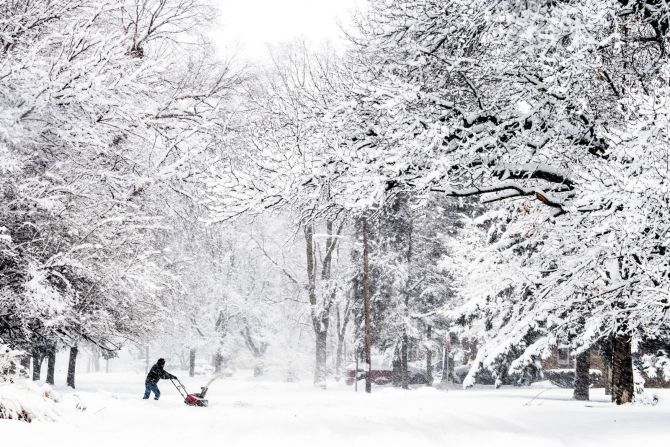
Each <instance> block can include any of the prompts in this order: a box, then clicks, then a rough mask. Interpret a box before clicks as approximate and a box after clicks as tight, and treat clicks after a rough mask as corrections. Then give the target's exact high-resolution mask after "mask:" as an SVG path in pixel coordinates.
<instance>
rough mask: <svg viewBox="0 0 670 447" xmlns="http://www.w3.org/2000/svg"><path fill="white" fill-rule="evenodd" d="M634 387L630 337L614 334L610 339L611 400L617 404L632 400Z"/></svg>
mask: <svg viewBox="0 0 670 447" xmlns="http://www.w3.org/2000/svg"><path fill="white" fill-rule="evenodd" d="M634 389H635V384H634V382H633V356H632V354H631V339H630V336H627V335H616V336H615V337H614V338H613V339H612V401H613V402H616V404H617V405H622V404H625V403H629V402H632V401H633V393H634Z"/></svg>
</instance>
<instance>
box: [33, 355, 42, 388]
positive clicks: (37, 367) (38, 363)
mask: <svg viewBox="0 0 670 447" xmlns="http://www.w3.org/2000/svg"><path fill="white" fill-rule="evenodd" d="M42 359H43V357H42V351H41V350H40V349H33V380H35V381H37V380H40V376H41V375H42Z"/></svg>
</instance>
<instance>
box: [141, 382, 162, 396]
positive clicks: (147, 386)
mask: <svg viewBox="0 0 670 447" xmlns="http://www.w3.org/2000/svg"><path fill="white" fill-rule="evenodd" d="M152 391H153V393H154V399H156V400H158V398H159V397H161V390H159V389H158V385H156V384H155V383H151V382H144V399H148V398H149V395H151V392H152Z"/></svg>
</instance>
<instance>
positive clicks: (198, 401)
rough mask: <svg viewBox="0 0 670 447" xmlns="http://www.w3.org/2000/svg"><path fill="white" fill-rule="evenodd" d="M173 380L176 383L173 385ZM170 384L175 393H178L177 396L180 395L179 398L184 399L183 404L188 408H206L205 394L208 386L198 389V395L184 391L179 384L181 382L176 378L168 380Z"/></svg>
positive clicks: (184, 388) (182, 386) (181, 384)
mask: <svg viewBox="0 0 670 447" xmlns="http://www.w3.org/2000/svg"><path fill="white" fill-rule="evenodd" d="M175 380H176V381H177V383H175ZM170 382H172V384H173V385H174V387H175V388H177V391H179V394H181V397H183V398H184V403H185V404H186V405H188V406H191V407H206V406H207V404H208V402H207V399H205V394H207V388H208V386H204V387H200V392H199V393H191V394H189V392H188V391H186V387H185V386H184V384H183V383H181V380H179V379H178V378H176V377H175V378H174V379H170Z"/></svg>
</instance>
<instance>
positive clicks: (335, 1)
mask: <svg viewBox="0 0 670 447" xmlns="http://www.w3.org/2000/svg"><path fill="white" fill-rule="evenodd" d="M363 1H364V0H216V2H218V7H219V14H220V19H219V22H220V24H219V27H218V29H217V31H216V33H215V37H214V39H215V41H216V42H217V43H218V44H219V47H220V48H221V51H222V52H223V53H224V54H228V55H230V52H231V51H233V52H235V53H236V56H237V57H238V58H242V59H248V60H258V59H262V58H263V57H264V56H265V55H267V45H268V44H278V43H282V42H290V41H293V40H295V39H301V38H304V39H306V40H308V41H310V42H314V43H317V44H318V43H321V42H324V41H331V42H332V43H334V44H336V45H337V43H338V41H341V37H342V32H341V30H340V28H339V26H338V21H339V22H341V23H347V22H348V20H349V17H350V12H351V11H352V10H353V9H355V8H356V7H357V6H360V5H362V4H363Z"/></svg>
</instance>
